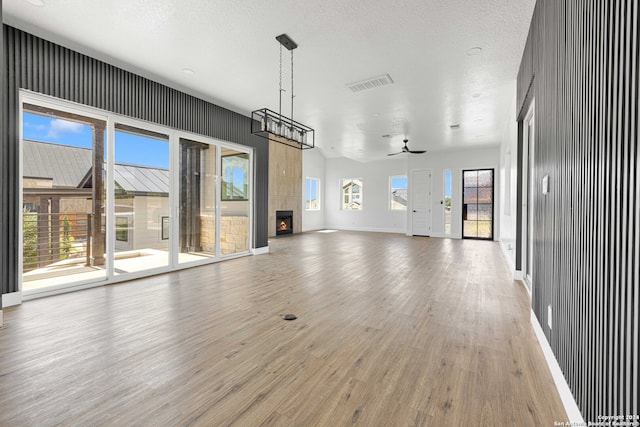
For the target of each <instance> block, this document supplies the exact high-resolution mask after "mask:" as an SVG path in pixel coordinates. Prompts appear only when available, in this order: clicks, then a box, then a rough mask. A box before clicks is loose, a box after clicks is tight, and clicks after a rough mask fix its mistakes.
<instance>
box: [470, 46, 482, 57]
mask: <svg viewBox="0 0 640 427" xmlns="http://www.w3.org/2000/svg"><path fill="white" fill-rule="evenodd" d="M481 53H482V48H481V47H479V46H476V47H472V48H471V49H469V50H467V55H468V56H474V55H480V54H481Z"/></svg>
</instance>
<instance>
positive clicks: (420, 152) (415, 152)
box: [408, 150, 427, 154]
mask: <svg viewBox="0 0 640 427" xmlns="http://www.w3.org/2000/svg"><path fill="white" fill-rule="evenodd" d="M408 152H409V153H411V154H423V153H426V152H427V150H415V151H414V150H409V151H408Z"/></svg>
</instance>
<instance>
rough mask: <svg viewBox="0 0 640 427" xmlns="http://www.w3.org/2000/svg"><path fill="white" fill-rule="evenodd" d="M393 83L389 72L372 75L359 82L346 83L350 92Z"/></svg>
mask: <svg viewBox="0 0 640 427" xmlns="http://www.w3.org/2000/svg"><path fill="white" fill-rule="evenodd" d="M392 83H393V79H392V78H391V76H390V75H389V74H384V75H382V76H378V77H372V78H370V79H366V80H362V81H361V82H355V83H350V84H348V85H347V87H348V88H349V89H351V92H354V93H355V92H362V91H363V90H367V89H375V88H377V87H381V86H386V85H390V84H392Z"/></svg>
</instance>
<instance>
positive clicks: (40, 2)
mask: <svg viewBox="0 0 640 427" xmlns="http://www.w3.org/2000/svg"><path fill="white" fill-rule="evenodd" d="M27 2H28V3H29V4H31V5H33V6H37V7H42V6H44V0H27Z"/></svg>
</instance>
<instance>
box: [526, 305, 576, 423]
mask: <svg viewBox="0 0 640 427" xmlns="http://www.w3.org/2000/svg"><path fill="white" fill-rule="evenodd" d="M531 325H532V326H533V330H534V331H535V333H536V337H537V338H538V343H539V344H540V348H542V353H543V354H544V358H545V359H546V360H547V365H548V366H549V370H550V371H551V376H552V377H553V381H554V382H555V383H556V388H557V389H558V393H559V394H560V399H561V400H562V404H563V405H564V410H565V411H566V413H567V418H568V420H566V421H569V423H570V425H572V426H582V425H586V424H585V422H584V418H582V414H581V413H580V409H578V404H577V403H576V401H575V399H574V398H573V393H571V389H570V388H569V384H567V380H566V379H565V378H564V375H563V374H562V370H561V369H560V365H558V361H557V360H556V357H555V355H554V354H553V350H551V346H550V345H549V342H548V341H547V337H546V336H545V335H544V332H543V330H542V327H541V326H540V322H539V321H538V318H537V317H536V314H535V313H534V312H533V310H531ZM558 421H564V420H558Z"/></svg>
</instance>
